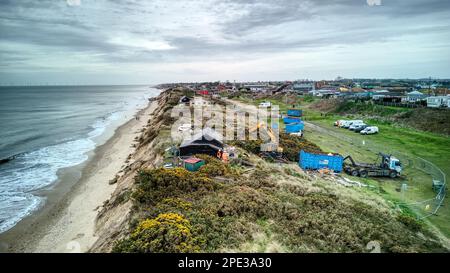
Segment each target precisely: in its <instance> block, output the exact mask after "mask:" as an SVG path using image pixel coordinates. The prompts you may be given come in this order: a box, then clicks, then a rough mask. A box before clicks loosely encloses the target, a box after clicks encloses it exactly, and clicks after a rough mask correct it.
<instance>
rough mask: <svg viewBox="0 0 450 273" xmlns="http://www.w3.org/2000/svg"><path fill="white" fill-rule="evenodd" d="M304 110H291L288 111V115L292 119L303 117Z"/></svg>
mask: <svg viewBox="0 0 450 273" xmlns="http://www.w3.org/2000/svg"><path fill="white" fill-rule="evenodd" d="M302 114H303V113H302V110H300V109H289V110H287V115H288V116H291V117H301V116H302Z"/></svg>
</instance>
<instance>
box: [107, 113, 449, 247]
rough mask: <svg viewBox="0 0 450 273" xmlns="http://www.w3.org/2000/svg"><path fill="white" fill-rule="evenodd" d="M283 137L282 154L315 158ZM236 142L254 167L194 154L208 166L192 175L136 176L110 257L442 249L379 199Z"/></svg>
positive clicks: (424, 229)
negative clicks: (377, 247)
mask: <svg viewBox="0 0 450 273" xmlns="http://www.w3.org/2000/svg"><path fill="white" fill-rule="evenodd" d="M161 114H162V113H161ZM283 139H285V138H284V137H283V136H281V140H280V142H281V145H284V146H285V147H286V148H287V149H298V148H299V147H302V148H304V149H311V150H310V151H321V148H319V146H318V145H315V144H313V143H312V142H310V141H306V140H304V139H302V138H299V139H294V140H292V143H291V142H286V140H283ZM236 144H237V145H236V146H238V147H240V148H239V149H240V154H241V155H242V156H244V155H247V156H245V159H246V160H247V161H250V162H249V165H251V166H253V167H246V166H244V165H241V164H239V163H238V162H239V161H237V162H230V163H229V164H225V163H223V162H222V161H220V160H218V159H216V158H214V157H210V156H204V155H197V156H198V157H200V158H202V159H204V160H205V161H206V164H205V165H204V166H202V167H201V168H200V170H199V171H197V172H189V171H187V170H185V169H182V168H173V169H165V168H143V169H140V170H139V172H138V173H137V175H136V176H135V177H134V183H133V185H132V193H131V194H130V195H129V196H130V198H129V202H131V203H132V209H131V211H130V216H129V220H128V221H127V223H128V227H127V228H126V230H125V232H122V233H121V234H122V236H121V237H118V238H117V239H116V240H115V242H114V243H113V247H112V251H115V252H180V253H182V252H228V251H237V252H241V251H242V252H369V251H371V248H369V247H368V244H369V243H370V242H377V243H379V245H380V247H381V251H382V252H440V251H445V248H443V246H442V245H441V243H440V242H439V240H438V239H437V237H436V236H435V235H434V234H433V233H432V232H431V231H430V230H429V228H428V226H427V225H426V224H424V222H421V221H419V220H417V219H416V218H415V217H413V214H411V213H410V211H408V210H407V209H400V210H399V209H395V206H394V204H392V203H390V202H386V200H385V199H383V198H382V197H381V196H380V195H379V194H378V193H376V192H373V191H371V190H369V189H364V188H362V189H355V188H345V187H342V186H339V185H337V184H336V183H335V182H333V181H331V180H328V179H326V178H321V177H317V176H311V175H309V174H308V173H305V172H304V171H302V170H301V169H300V168H299V167H298V166H297V165H296V164H283V165H281V166H280V165H279V164H276V163H271V162H268V161H265V160H263V159H261V158H259V157H258V156H257V155H258V152H259V144H258V143H257V141H256V142H242V143H236ZM241 144H242V145H241ZM143 147H144V146H143ZM297 156H298V154H297V152H296V153H295V154H294V153H292V155H290V160H292V161H297V160H298V158H297ZM119 183H120V181H119Z"/></svg>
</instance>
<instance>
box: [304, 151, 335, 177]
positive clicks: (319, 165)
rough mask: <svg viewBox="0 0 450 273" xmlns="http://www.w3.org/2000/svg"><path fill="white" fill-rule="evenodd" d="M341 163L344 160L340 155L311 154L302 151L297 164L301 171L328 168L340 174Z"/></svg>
mask: <svg viewBox="0 0 450 273" xmlns="http://www.w3.org/2000/svg"><path fill="white" fill-rule="evenodd" d="M343 163H344V158H343V157H342V156H340V155H324V154H311V153H307V152H305V151H303V150H302V151H300V161H299V163H298V164H299V165H300V167H301V168H302V169H307V170H318V169H324V168H328V169H330V170H333V171H335V172H342V165H343Z"/></svg>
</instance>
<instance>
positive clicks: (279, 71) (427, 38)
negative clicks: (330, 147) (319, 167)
mask: <svg viewBox="0 0 450 273" xmlns="http://www.w3.org/2000/svg"><path fill="white" fill-rule="evenodd" d="M378 2H381V5H377V4H378ZM368 3H369V4H368ZM337 76H343V77H371V78H380V77H389V78H418V77H428V76H432V77H441V78H450V1H448V0H442V1H439V0H304V1H302V0H259V1H257V0H182V1H180V0H177V1H175V0H148V1H132V0H110V1H106V0H1V1H0V84H9V83H12V84H44V83H49V84H127V83H159V82H174V81H208V80H230V81H232V80H237V81H241V80H294V79H304V78H310V79H333V78H335V77H337Z"/></svg>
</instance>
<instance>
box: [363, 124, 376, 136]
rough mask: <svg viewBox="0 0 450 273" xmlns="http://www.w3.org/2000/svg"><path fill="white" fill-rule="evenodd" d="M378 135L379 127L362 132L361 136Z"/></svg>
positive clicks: (368, 128) (371, 127)
mask: <svg viewBox="0 0 450 273" xmlns="http://www.w3.org/2000/svg"><path fill="white" fill-rule="evenodd" d="M377 133H378V127H377V126H370V127H367V128H366V129H364V130H362V131H361V132H360V134H361V135H373V134H377Z"/></svg>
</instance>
